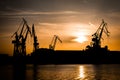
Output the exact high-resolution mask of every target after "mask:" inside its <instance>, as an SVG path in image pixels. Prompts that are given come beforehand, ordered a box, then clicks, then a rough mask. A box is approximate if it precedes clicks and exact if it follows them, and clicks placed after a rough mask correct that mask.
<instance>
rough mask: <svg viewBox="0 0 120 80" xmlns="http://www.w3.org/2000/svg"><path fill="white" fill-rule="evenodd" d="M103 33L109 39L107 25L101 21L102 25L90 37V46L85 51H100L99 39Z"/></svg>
mask: <svg viewBox="0 0 120 80" xmlns="http://www.w3.org/2000/svg"><path fill="white" fill-rule="evenodd" d="M103 32H104V33H105V34H106V35H107V36H108V37H109V33H110V32H109V31H108V29H107V23H106V22H104V20H102V23H101V24H100V26H99V28H98V29H97V31H96V32H95V33H94V34H93V35H92V37H93V38H92V42H91V45H88V46H87V47H86V48H87V49H91V48H92V49H100V48H101V39H102V34H103Z"/></svg>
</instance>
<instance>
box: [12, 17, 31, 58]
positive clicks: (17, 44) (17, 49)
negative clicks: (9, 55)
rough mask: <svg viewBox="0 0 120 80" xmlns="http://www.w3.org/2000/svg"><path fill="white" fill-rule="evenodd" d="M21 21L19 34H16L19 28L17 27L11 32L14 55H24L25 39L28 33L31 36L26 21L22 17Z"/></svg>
mask: <svg viewBox="0 0 120 80" xmlns="http://www.w3.org/2000/svg"><path fill="white" fill-rule="evenodd" d="M22 23H23V26H22V29H21V31H20V34H18V33H19V29H20V28H18V30H17V31H16V32H15V33H14V34H13V36H14V35H15V40H13V41H12V43H13V44H14V53H13V55H14V56H16V55H22V56H26V39H27V36H28V33H30V35H31V36H32V34H31V30H30V27H29V26H28V24H27V21H26V20H25V19H24V18H23V22H22ZM25 26H26V27H25ZM13 36H12V37H13Z"/></svg>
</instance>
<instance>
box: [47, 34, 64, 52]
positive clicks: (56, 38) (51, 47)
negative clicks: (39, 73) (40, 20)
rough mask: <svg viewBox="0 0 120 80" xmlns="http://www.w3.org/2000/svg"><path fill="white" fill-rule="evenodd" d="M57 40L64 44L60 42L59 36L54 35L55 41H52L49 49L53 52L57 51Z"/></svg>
mask: <svg viewBox="0 0 120 80" xmlns="http://www.w3.org/2000/svg"><path fill="white" fill-rule="evenodd" d="M57 40H59V41H60V42H61V43H62V41H61V40H60V38H59V37H58V36H57V35H54V37H53V39H52V41H51V44H50V45H49V49H51V50H54V49H55V46H56V42H57Z"/></svg>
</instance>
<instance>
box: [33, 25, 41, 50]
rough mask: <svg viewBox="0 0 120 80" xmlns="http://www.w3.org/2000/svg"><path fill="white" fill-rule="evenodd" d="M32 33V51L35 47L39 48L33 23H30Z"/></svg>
mask: <svg viewBox="0 0 120 80" xmlns="http://www.w3.org/2000/svg"><path fill="white" fill-rule="evenodd" d="M32 35H33V40H34V43H33V45H34V47H33V51H36V50H37V49H39V43H38V40H37V36H36V34H35V28H34V24H33V25H32Z"/></svg>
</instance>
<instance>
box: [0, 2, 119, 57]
mask: <svg viewBox="0 0 120 80" xmlns="http://www.w3.org/2000/svg"><path fill="white" fill-rule="evenodd" d="M119 2H120V1H119V0H0V53H5V54H9V55H12V54H13V44H12V40H14V38H11V36H12V35H13V34H14V32H16V31H17V29H18V27H19V26H20V23H21V22H22V18H25V19H26V21H27V23H28V25H29V26H30V27H31V26H32V24H34V25H35V31H36V35H37V37H38V42H39V44H40V45H39V47H40V48H48V47H49V44H50V43H51V40H52V38H53V36H54V35H58V36H59V37H60V39H61V40H62V42H63V43H60V42H57V45H56V48H55V49H56V50H83V49H85V47H86V46H87V45H89V44H90V42H91V38H92V37H91V35H92V34H94V33H95V32H96V30H97V28H98V27H99V25H100V24H101V20H102V19H104V21H105V22H106V23H107V26H108V30H109V32H110V37H109V38H108V37H106V35H105V34H103V39H102V43H101V44H102V46H103V47H104V46H105V45H108V48H109V49H110V50H117V51H119V50H120V46H119V45H120V32H119V30H120V22H119V21H120V5H119ZM26 47H27V53H28V54H29V53H31V52H32V50H33V40H32V39H31V38H30V36H28V39H27V43H26Z"/></svg>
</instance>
